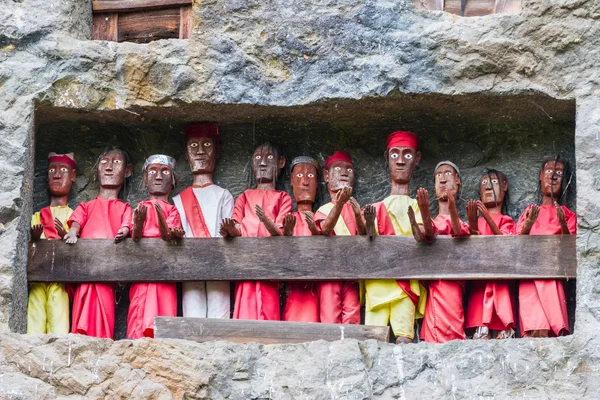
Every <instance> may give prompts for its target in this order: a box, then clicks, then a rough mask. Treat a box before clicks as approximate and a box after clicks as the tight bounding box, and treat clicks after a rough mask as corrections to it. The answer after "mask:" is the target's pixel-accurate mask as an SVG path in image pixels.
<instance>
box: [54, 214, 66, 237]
mask: <svg viewBox="0 0 600 400" xmlns="http://www.w3.org/2000/svg"><path fill="white" fill-rule="evenodd" d="M54 228H55V229H56V233H58V236H60V238H61V239H63V238H64V237H65V235H66V234H67V230H66V229H65V226H64V225H63V223H62V222H61V221H60V219H58V218H56V217H55V218H54Z"/></svg>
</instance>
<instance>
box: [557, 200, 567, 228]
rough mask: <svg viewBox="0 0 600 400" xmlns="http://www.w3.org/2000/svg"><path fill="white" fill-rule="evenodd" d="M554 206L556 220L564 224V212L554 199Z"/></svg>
mask: <svg viewBox="0 0 600 400" xmlns="http://www.w3.org/2000/svg"><path fill="white" fill-rule="evenodd" d="M554 207H555V208H556V214H557V215H558V221H559V222H560V223H561V224H566V223H567V222H566V220H565V213H564V211H563V209H562V207H561V206H560V204H558V203H557V202H556V201H555V202H554Z"/></svg>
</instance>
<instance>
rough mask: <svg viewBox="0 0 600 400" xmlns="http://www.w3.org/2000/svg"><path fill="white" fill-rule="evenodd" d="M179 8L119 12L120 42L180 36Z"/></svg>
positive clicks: (144, 41) (142, 41)
mask: <svg viewBox="0 0 600 400" xmlns="http://www.w3.org/2000/svg"><path fill="white" fill-rule="evenodd" d="M180 13H181V12H180V10H179V8H174V9H166V10H155V11H144V12H134V13H124V14H119V32H118V41H119V42H125V41H127V42H136V43H147V42H151V41H153V40H158V39H173V38H175V39H177V38H179V24H180V21H181V15H180Z"/></svg>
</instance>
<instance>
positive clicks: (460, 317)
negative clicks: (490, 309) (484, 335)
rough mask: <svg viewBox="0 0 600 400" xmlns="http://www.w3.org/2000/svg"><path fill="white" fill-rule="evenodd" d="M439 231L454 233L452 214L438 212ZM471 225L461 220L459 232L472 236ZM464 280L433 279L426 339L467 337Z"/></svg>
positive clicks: (424, 332)
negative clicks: (463, 298)
mask: <svg viewBox="0 0 600 400" xmlns="http://www.w3.org/2000/svg"><path fill="white" fill-rule="evenodd" d="M433 223H434V224H435V226H436V228H437V230H438V235H452V236H455V235H454V233H453V232H452V221H451V219H450V216H449V215H441V214H440V215H438V216H437V217H436V218H435V219H434V220H433ZM470 234H471V230H470V229H469V225H467V224H465V223H464V222H462V221H461V223H460V232H459V234H458V235H457V236H469V235H470ZM464 286H465V282H464V281H441V280H440V281H430V282H429V291H428V294H427V308H425V317H424V318H423V327H422V328H421V339H423V340H424V341H426V342H435V343H445V342H447V341H449V340H455V339H459V340H462V339H464V338H465V329H464V310H463V304H462V294H463V290H464Z"/></svg>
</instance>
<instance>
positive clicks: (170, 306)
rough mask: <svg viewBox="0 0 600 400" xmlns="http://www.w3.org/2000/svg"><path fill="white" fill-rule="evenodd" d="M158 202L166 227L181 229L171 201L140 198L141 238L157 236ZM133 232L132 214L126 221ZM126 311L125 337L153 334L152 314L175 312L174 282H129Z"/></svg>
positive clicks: (173, 313) (151, 335)
mask: <svg viewBox="0 0 600 400" xmlns="http://www.w3.org/2000/svg"><path fill="white" fill-rule="evenodd" d="M155 203H158V204H160V206H161V208H162V211H163V214H164V216H165V219H166V220H167V226H168V227H169V229H181V219H180V217H179V212H178V211H177V208H176V207H175V206H174V205H171V204H169V203H167V202H166V201H163V200H156V199H151V200H147V201H142V202H140V204H141V205H145V206H146V207H147V214H146V221H144V227H143V229H142V237H143V238H160V230H159V228H158V216H157V214H156V210H155V208H154V204H155ZM130 229H131V232H133V217H132V218H131V224H130ZM129 300H130V303H129V314H128V315H127V338H129V339H139V338H141V337H144V336H145V337H154V317H156V316H167V317H175V316H177V284H176V283H170V282H169V283H163V282H161V283H133V284H131V287H130V288H129Z"/></svg>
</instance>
